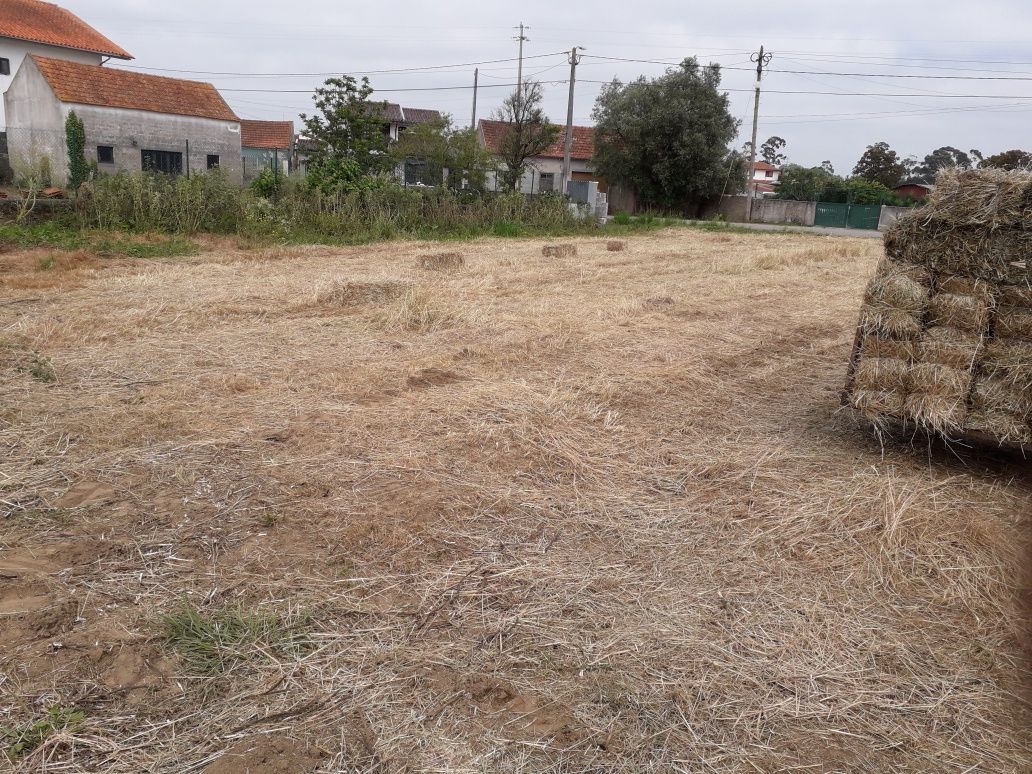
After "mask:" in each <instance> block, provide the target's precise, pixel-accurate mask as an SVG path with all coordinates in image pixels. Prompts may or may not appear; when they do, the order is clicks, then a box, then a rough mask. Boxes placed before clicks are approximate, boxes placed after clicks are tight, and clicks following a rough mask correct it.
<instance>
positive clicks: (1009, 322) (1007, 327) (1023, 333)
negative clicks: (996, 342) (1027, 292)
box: [996, 307, 1032, 341]
mask: <svg viewBox="0 0 1032 774" xmlns="http://www.w3.org/2000/svg"><path fill="white" fill-rule="evenodd" d="M996 335H997V336H1004V337H1007V338H1015V339H1026V340H1028V341H1032V309H1030V308H1027V307H1005V308H1003V309H1001V310H1000V311H999V312H998V313H997V314H996Z"/></svg>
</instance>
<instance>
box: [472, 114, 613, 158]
mask: <svg viewBox="0 0 1032 774" xmlns="http://www.w3.org/2000/svg"><path fill="white" fill-rule="evenodd" d="M479 123H480V131H481V133H482V134H483V136H484V145H485V146H486V147H487V149H488V150H489V151H491V152H492V153H498V151H499V149H500V148H501V147H502V139H503V138H504V137H505V133H506V132H507V131H508V130H509V124H507V123H506V122H504V121H489V120H487V119H484V118H482V119H480V122H479ZM565 143H566V127H565V126H563V127H560V129H559V137H558V139H557V140H556V141H555V142H554V143H552V145H551V146H549V147H548V148H547V149H545V150H544V151H543V152H542V153H540V154H538V155H539V157H543V158H549V159H561V158H562V157H563V150H564V145H565ZM594 155H595V128H594V127H592V126H575V127H573V146H572V148H571V150H570V158H571V159H578V160H580V161H587V160H588V159H590V158H591V157H592V156H594Z"/></svg>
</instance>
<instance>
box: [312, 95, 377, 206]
mask: <svg viewBox="0 0 1032 774" xmlns="http://www.w3.org/2000/svg"><path fill="white" fill-rule="evenodd" d="M372 93H373V88H372V86H370V85H369V79H368V78H363V79H362V80H361V81H356V80H355V79H354V78H352V77H351V76H350V75H342V76H340V77H339V78H328V79H327V80H326V82H325V83H324V84H323V85H322V86H320V87H318V88H317V89H316V90H315V93H314V94H313V96H312V100H313V101H314V102H315V107H316V109H317V110H318V112H317V113H315V114H314V115H306V114H305V113H302V114H301V122H302V123H303V124H304V127H305V129H304V131H305V134H306V135H307V136H308V137H311V138H312V139H313V140H315V141H316V142H317V144H318V147H317V149H316V151H315V152H314V153H313V154H312V156H311V158H310V160H309V162H308V170H309V172H308V174H309V178H310V181H311V182H312V183H313V184H314V185H316V186H317V187H320V188H323V189H325V190H330V189H334V188H340V187H347V186H349V185H353V184H355V183H357V181H358V180H359V179H360V178H362V177H364V176H367V175H375V174H377V173H381V172H386V171H387V170H389V169H390V168H391V167H392V165H393V163H394V162H393V161H392V159H391V157H390V156H389V155H388V154H387V150H388V146H389V144H390V140H389V138H388V136H387V133H386V132H384V125H385V124H386V117H385V114H384V112H385V109H386V104H387V103H385V102H372V101H370V99H369V97H370V95H372Z"/></svg>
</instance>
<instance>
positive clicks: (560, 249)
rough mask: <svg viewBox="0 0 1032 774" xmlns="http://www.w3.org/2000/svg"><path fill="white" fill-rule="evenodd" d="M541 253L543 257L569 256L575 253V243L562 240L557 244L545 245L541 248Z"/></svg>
mask: <svg viewBox="0 0 1032 774" xmlns="http://www.w3.org/2000/svg"><path fill="white" fill-rule="evenodd" d="M541 254H542V255H543V256H544V257H545V258H569V257H570V256H573V255H576V254H577V245H573V244H570V243H569V242H564V243H562V244H558V245H545V246H544V247H542V248H541Z"/></svg>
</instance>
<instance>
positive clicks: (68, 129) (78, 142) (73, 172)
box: [65, 110, 90, 191]
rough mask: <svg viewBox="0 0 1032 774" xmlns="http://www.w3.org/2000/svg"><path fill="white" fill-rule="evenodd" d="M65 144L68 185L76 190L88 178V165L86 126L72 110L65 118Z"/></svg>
mask: <svg viewBox="0 0 1032 774" xmlns="http://www.w3.org/2000/svg"><path fill="white" fill-rule="evenodd" d="M65 144H66V145H67V146H68V187H69V188H71V189H72V190H73V191H77V190H79V186H80V185H82V184H83V183H84V182H86V180H87V179H89V176H90V167H89V164H87V163H86V127H85V126H84V125H83V123H82V119H81V118H79V116H77V115H76V114H75V111H74V110H72V111H71V112H69V113H68V118H66V119H65Z"/></svg>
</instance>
